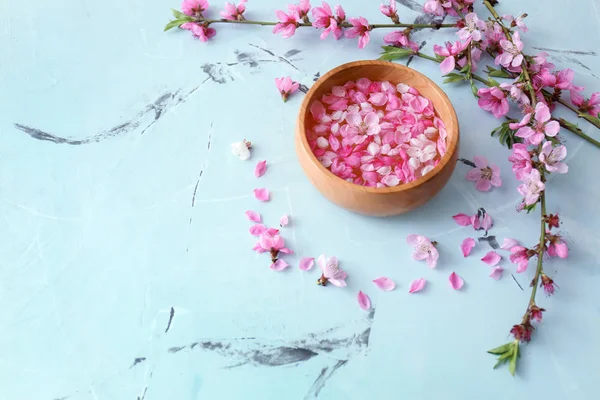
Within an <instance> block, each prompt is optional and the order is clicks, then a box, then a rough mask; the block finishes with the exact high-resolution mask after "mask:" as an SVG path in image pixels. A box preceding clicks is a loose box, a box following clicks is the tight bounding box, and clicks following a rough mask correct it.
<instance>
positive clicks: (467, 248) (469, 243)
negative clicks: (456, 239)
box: [460, 238, 475, 257]
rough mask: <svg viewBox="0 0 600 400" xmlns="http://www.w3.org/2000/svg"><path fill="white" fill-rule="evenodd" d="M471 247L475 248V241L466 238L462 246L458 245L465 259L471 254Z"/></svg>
mask: <svg viewBox="0 0 600 400" xmlns="http://www.w3.org/2000/svg"><path fill="white" fill-rule="evenodd" d="M473 247H475V239H473V238H466V239H465V240H463V242H462V244H461V245H460V249H461V250H462V253H463V256H465V257H466V256H468V255H469V254H471V250H473Z"/></svg>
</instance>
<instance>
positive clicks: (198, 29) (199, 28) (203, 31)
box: [181, 22, 217, 42]
mask: <svg viewBox="0 0 600 400" xmlns="http://www.w3.org/2000/svg"><path fill="white" fill-rule="evenodd" d="M181 29H185V30H188V31H190V32H192V34H193V35H194V37H197V38H198V39H200V41H201V42H208V39H210V38H211V37H213V36H215V35H216V34H217V31H215V30H214V29H213V28H209V27H208V26H207V25H205V24H199V23H196V22H186V23H185V24H182V25H181Z"/></svg>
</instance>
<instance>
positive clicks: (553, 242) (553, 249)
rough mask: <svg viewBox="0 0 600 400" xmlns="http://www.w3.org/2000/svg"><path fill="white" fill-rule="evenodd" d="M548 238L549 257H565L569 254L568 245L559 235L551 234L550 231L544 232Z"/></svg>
mask: <svg viewBox="0 0 600 400" xmlns="http://www.w3.org/2000/svg"><path fill="white" fill-rule="evenodd" d="M546 236H547V238H548V240H549V242H550V243H549V245H548V255H549V256H550V257H560V258H567V257H568V256H569V247H568V246H567V243H565V241H564V240H563V238H562V237H561V236H559V235H552V234H551V233H550V232H547V233H546Z"/></svg>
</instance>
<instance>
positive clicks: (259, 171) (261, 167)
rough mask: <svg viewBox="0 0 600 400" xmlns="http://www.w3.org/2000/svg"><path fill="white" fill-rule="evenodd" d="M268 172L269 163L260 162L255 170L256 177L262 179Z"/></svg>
mask: <svg viewBox="0 0 600 400" xmlns="http://www.w3.org/2000/svg"><path fill="white" fill-rule="evenodd" d="M266 172H267V161H266V160H263V161H259V162H258V163H257V164H256V167H255V168H254V176H256V177H257V178H260V177H261V176H263V175H264V174H265V173H266Z"/></svg>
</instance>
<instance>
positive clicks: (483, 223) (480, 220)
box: [471, 208, 494, 232]
mask: <svg viewBox="0 0 600 400" xmlns="http://www.w3.org/2000/svg"><path fill="white" fill-rule="evenodd" d="M493 224H494V223H493V221H492V217H491V216H490V214H488V213H487V212H486V211H485V209H483V208H480V209H479V210H477V214H475V215H473V216H472V217H471V225H473V229H475V230H476V231H478V230H481V229H483V230H485V231H486V232H487V231H489V230H490V228H491V227H492V226H493Z"/></svg>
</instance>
